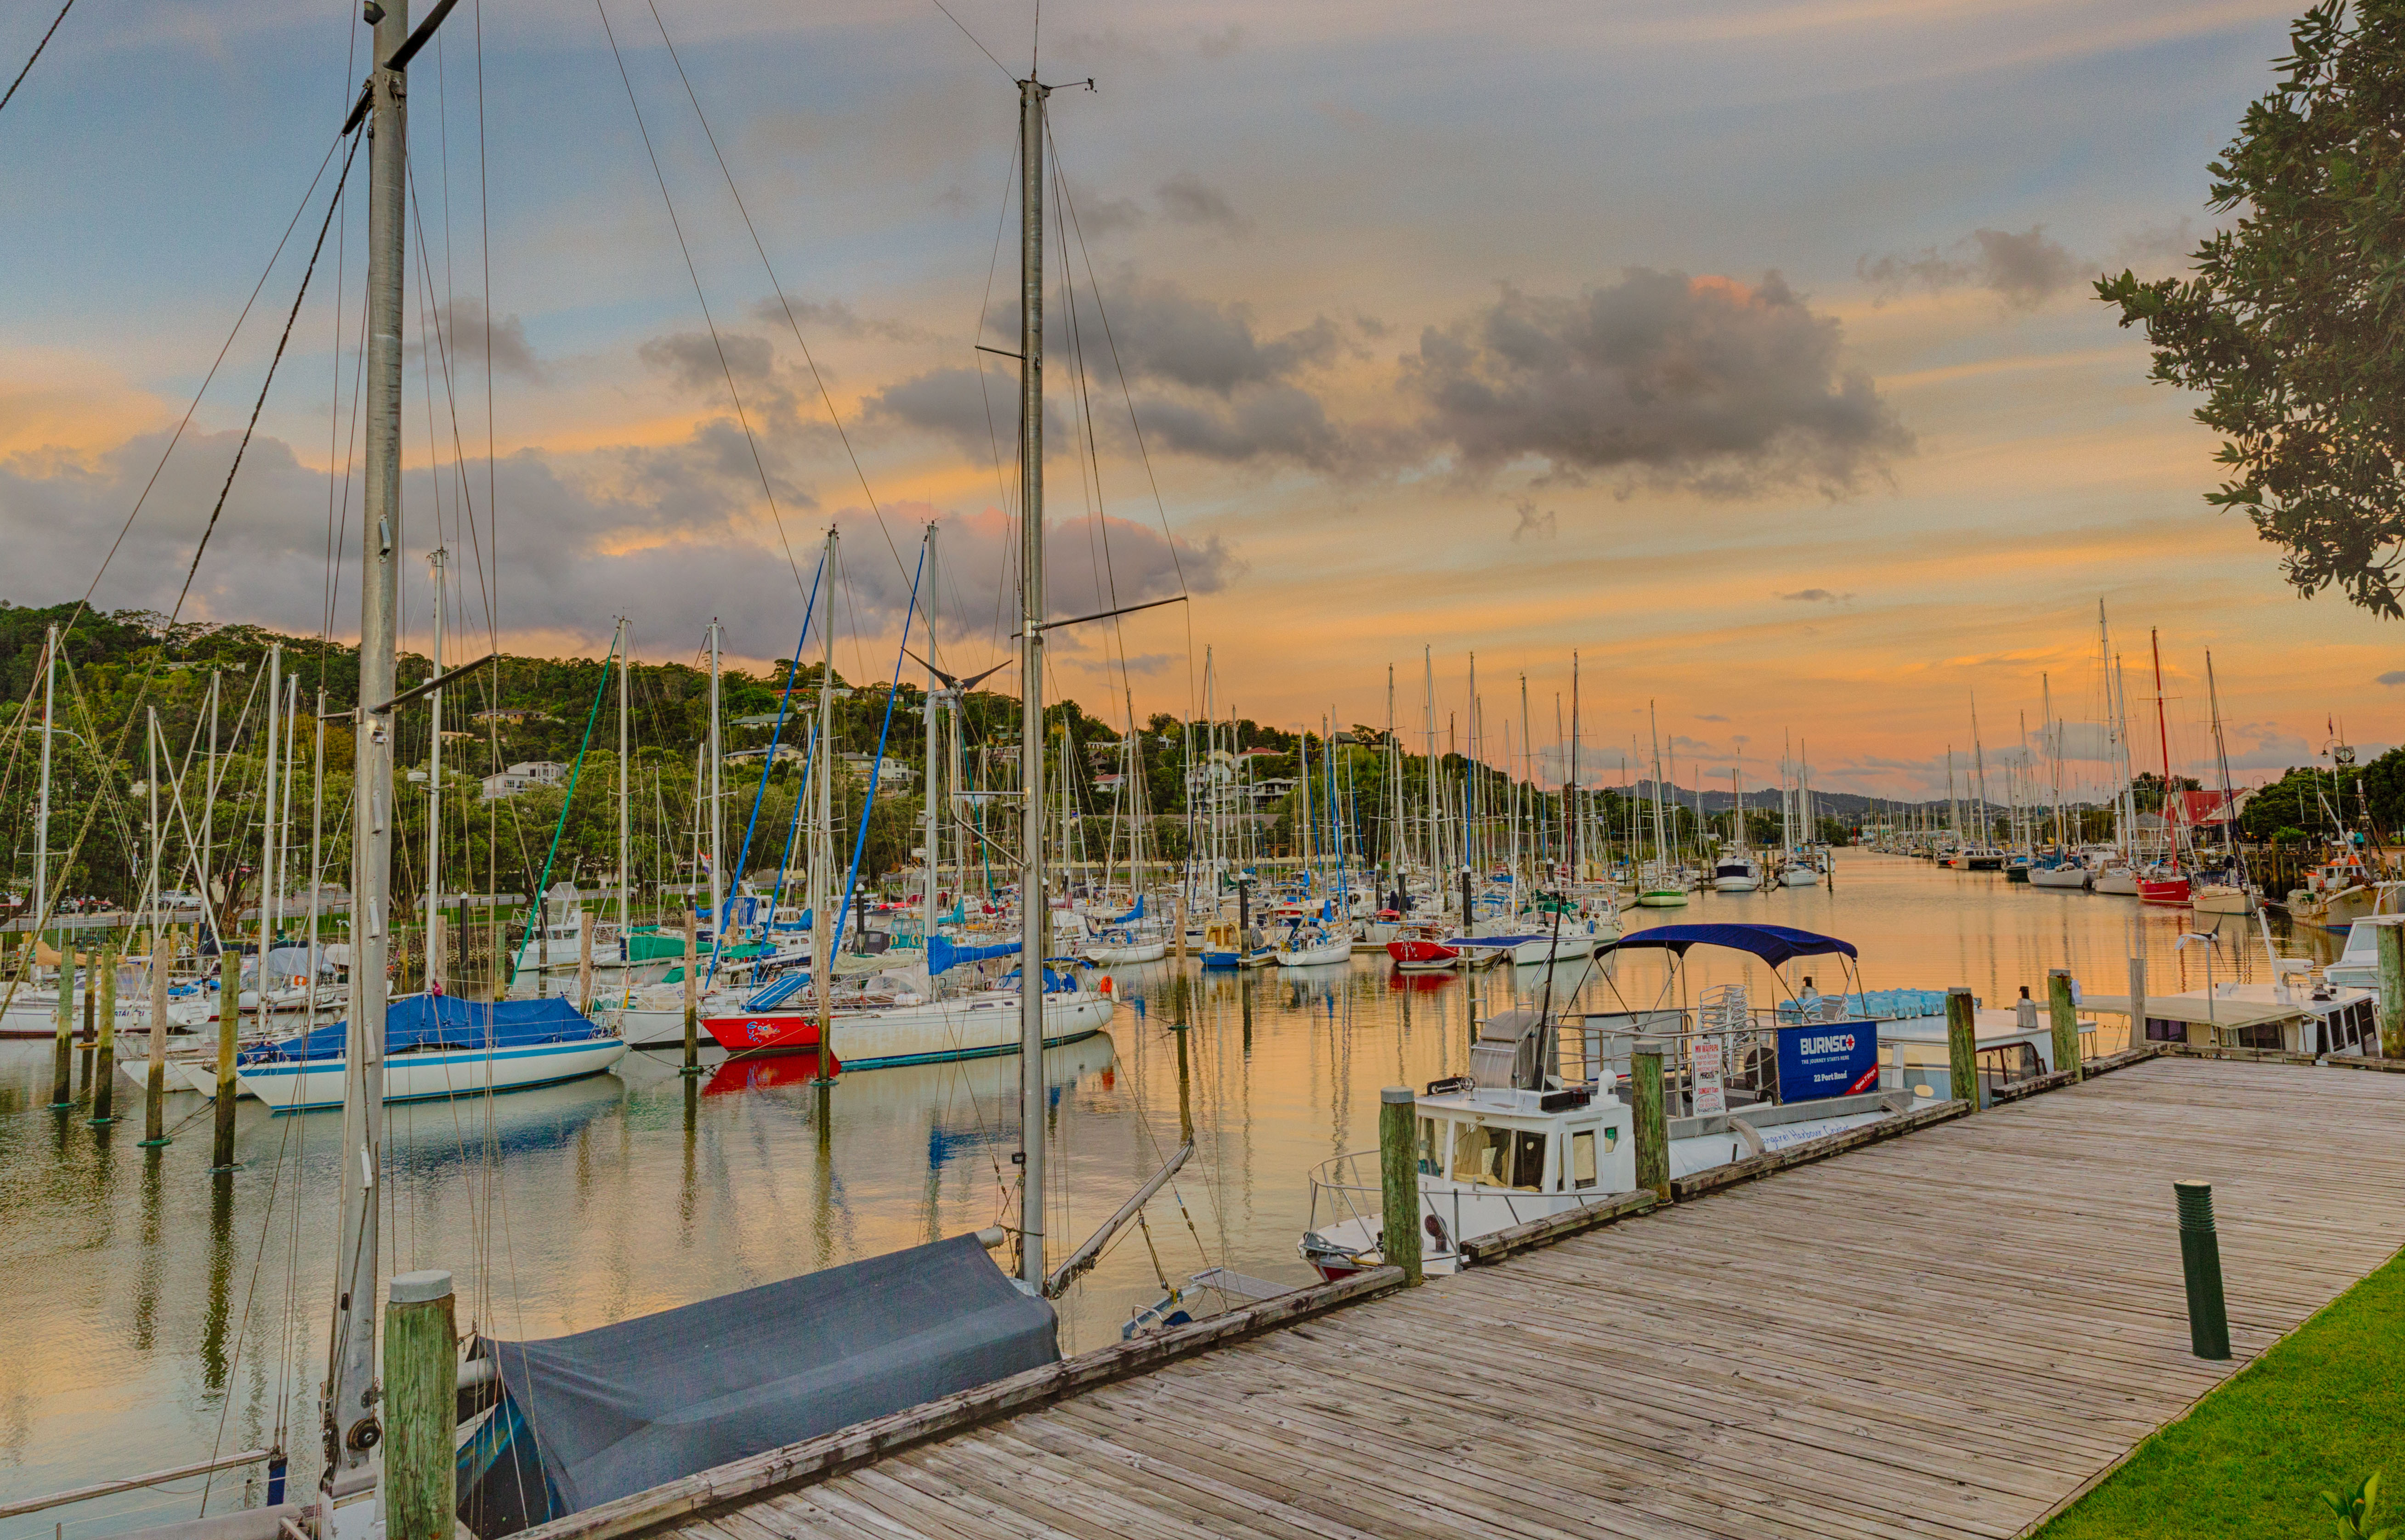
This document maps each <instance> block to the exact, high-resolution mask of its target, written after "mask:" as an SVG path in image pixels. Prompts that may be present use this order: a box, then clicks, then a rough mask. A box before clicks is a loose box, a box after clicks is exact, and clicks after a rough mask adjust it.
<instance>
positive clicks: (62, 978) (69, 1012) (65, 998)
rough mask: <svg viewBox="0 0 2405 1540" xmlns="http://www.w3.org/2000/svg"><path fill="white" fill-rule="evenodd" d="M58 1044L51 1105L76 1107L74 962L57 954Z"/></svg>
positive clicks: (53, 1071)
mask: <svg viewBox="0 0 2405 1540" xmlns="http://www.w3.org/2000/svg"><path fill="white" fill-rule="evenodd" d="M58 1025H59V1041H58V1051H57V1053H56V1054H55V1055H54V1056H53V1057H52V1059H51V1063H50V1105H51V1106H53V1107H70V1106H73V1105H74V1104H75V959H74V958H73V957H72V956H71V955H69V954H67V953H64V952H62V953H60V954H59V1021H58Z"/></svg>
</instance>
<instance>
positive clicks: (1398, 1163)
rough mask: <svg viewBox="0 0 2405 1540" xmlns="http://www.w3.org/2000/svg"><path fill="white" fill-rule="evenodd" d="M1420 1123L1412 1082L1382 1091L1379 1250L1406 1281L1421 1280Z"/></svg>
mask: <svg viewBox="0 0 2405 1540" xmlns="http://www.w3.org/2000/svg"><path fill="white" fill-rule="evenodd" d="M1181 1041H1182V1040H1181ZM1418 1122H1419V1118H1418V1111H1417V1106H1416V1103H1415V1102H1414V1100H1413V1096H1412V1088H1411V1087H1410V1086H1408V1085H1389V1086H1387V1087H1386V1088H1385V1090H1383V1091H1380V1092H1379V1093H1378V1184H1379V1186H1380V1187H1382V1188H1383V1189H1384V1190H1385V1192H1384V1196H1385V1200H1386V1203H1385V1232H1384V1235H1383V1238H1382V1239H1380V1241H1379V1242H1378V1249H1379V1253H1380V1254H1381V1255H1383V1256H1384V1257H1385V1261H1386V1266H1388V1267H1400V1268H1402V1269H1403V1281H1404V1282H1405V1283H1407V1284H1411V1283H1417V1282H1418V1281H1420V1162H1419V1151H1418V1140H1419V1130H1418V1127H1417V1125H1418Z"/></svg>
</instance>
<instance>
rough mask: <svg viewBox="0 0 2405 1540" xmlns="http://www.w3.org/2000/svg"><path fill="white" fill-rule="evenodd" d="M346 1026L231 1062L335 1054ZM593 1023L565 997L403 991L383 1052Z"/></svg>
mask: <svg viewBox="0 0 2405 1540" xmlns="http://www.w3.org/2000/svg"><path fill="white" fill-rule="evenodd" d="M348 1030H349V1026H348V1023H346V1022H341V1021H336V1022H331V1023H329V1024H328V1025H326V1026H323V1027H320V1028H318V1029H316V1030H315V1031H312V1032H302V1033H299V1034H296V1035H294V1036H292V1037H288V1038H286V1039H284V1040H283V1041H282V1042H280V1043H260V1044H258V1045H256V1046H254V1047H249V1048H245V1049H244V1050H243V1051H242V1052H241V1053H240V1054H238V1055H236V1056H235V1059H234V1062H235V1063H237V1064H296V1063H300V1062H302V1061H304V1060H308V1059H316V1058H340V1057H343V1048H344V1040H345V1036H346V1035H347V1033H348ZM595 1030H596V1029H595V1028H594V1025H593V1023H591V1022H590V1021H587V1020H585V1019H584V1015H583V1013H581V1012H579V1011H578V1010H577V1009H576V1007H575V1006H573V1005H571V1004H570V1003H569V1002H568V1001H565V1000H561V999H559V998H557V997H556V996H555V997H553V998H551V999H548V1000H505V1001H500V1002H499V1004H496V1003H494V1002H493V1001H483V1000H467V999H464V998H462V997H460V996H458V995H403V996H402V997H401V999H399V1000H396V1001H393V1002H392V1003H391V1005H390V1006H388V1007H387V1008H386V1011H385V1017H384V1051H385V1054H386V1056H387V1057H390V1056H392V1055H394V1054H405V1053H412V1052H420V1053H422V1052H427V1051H430V1050H435V1049H449V1050H454V1051H458V1050H467V1049H476V1048H531V1047H535V1046H538V1045H540V1044H542V1043H569V1042H573V1041H574V1040H576V1039H578V1038H587V1037H591V1036H593V1035H594V1033H595Z"/></svg>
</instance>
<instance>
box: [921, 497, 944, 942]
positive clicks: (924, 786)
mask: <svg viewBox="0 0 2405 1540" xmlns="http://www.w3.org/2000/svg"><path fill="white" fill-rule="evenodd" d="M941 592H943V587H942V584H940V583H939V582H937V581H936V574H935V521H934V520H932V519H930V520H929V521H927V656H928V657H929V658H933V657H934V656H935V595H937V594H939V593H941ZM942 683H943V681H942V680H941V679H937V678H936V677H935V665H934V664H933V663H930V664H928V665H927V693H926V697H925V698H924V699H923V700H922V701H921V703H920V709H919V717H920V726H921V729H922V730H923V736H924V738H925V741H926V746H927V763H926V769H925V772H924V777H923V778H922V779H921V781H920V783H919V802H920V809H919V839H920V843H921V844H922V845H923V846H924V847H925V849H923V850H922V851H921V853H920V859H921V861H924V862H925V863H926V872H927V880H926V881H925V882H923V883H921V885H920V886H921V889H923V896H924V898H925V900H926V904H927V909H926V918H925V920H924V921H923V922H922V923H921V930H922V931H924V932H925V934H924V936H923V937H922V938H921V944H922V945H924V944H925V943H926V942H931V941H933V940H934V939H935V863H936V861H938V860H940V859H941V851H940V850H939V849H938V848H937V842H936V838H935V834H936V826H935V697H936V693H937V691H938V690H939V689H940V687H941V686H942ZM927 954H928V957H929V958H930V959H933V958H934V956H935V948H934V947H933V946H929V947H928V948H927Z"/></svg>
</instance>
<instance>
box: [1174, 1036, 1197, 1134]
mask: <svg viewBox="0 0 2405 1540" xmlns="http://www.w3.org/2000/svg"><path fill="white" fill-rule="evenodd" d="M1171 1035H1173V1036H1174V1037H1175V1038H1176V1039H1177V1138H1178V1141H1179V1142H1180V1143H1185V1144H1191V1143H1193V1142H1194V1073H1193V1071H1192V1070H1191V1069H1189V1068H1188V1065H1187V1061H1186V1029H1185V1028H1183V1027H1179V1028H1177V1029H1174V1032H1173V1033H1172V1034H1171Z"/></svg>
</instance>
